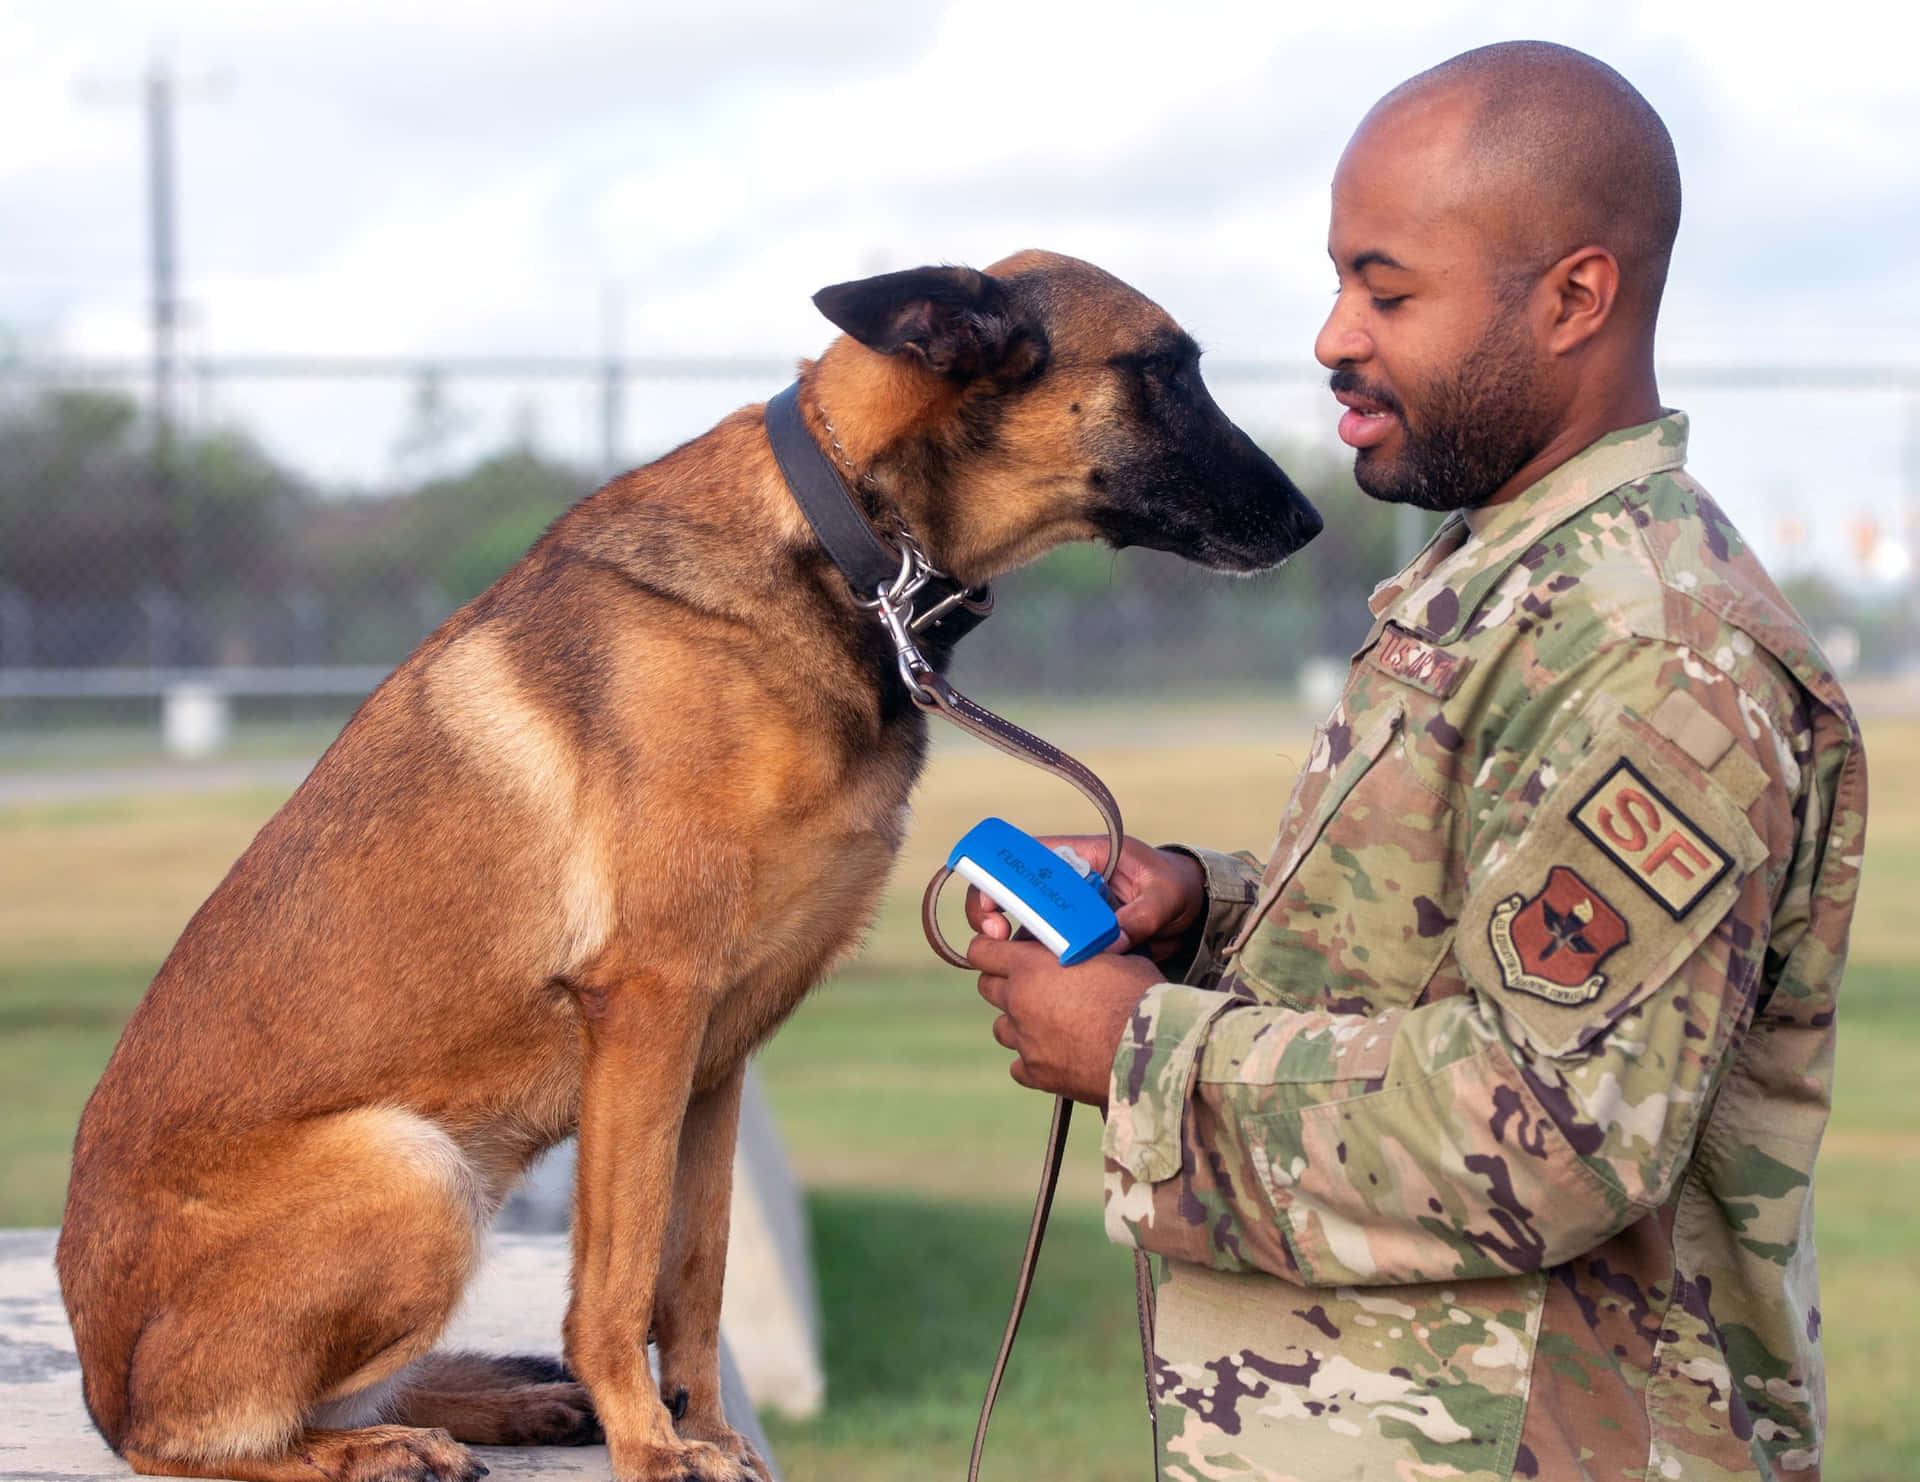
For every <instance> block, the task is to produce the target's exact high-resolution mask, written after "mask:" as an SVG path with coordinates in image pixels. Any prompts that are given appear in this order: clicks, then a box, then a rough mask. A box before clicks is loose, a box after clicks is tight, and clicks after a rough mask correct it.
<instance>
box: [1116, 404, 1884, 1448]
mask: <svg viewBox="0 0 1920 1482" xmlns="http://www.w3.org/2000/svg"><path fill="white" fill-rule="evenodd" d="M1686 426H1687V424H1686V419H1685V418H1684V417H1683V416H1679V415H1670V416H1667V417H1666V418H1664V419H1662V420H1660V421H1658V422H1654V423H1650V424H1648V425H1646V426H1642V427H1635V428H1629V429H1626V430H1623V431H1620V432H1616V433H1612V434H1610V435H1608V436H1607V437H1604V438H1602V439H1601V440H1600V441H1599V442H1597V443H1595V444H1594V445H1593V446H1592V447H1590V448H1588V449H1587V450H1586V451H1584V452H1583V453H1581V454H1580V455H1579V456H1578V457H1576V458H1574V459H1573V460H1572V461H1570V462H1568V463H1567V464H1565V465H1563V466H1562V467H1561V468H1559V469H1558V470H1556V471H1555V472H1554V473H1552V474H1551V475H1549V476H1548V477H1547V478H1546V479H1545V480H1543V481H1542V482H1540V483H1539V484H1537V485H1535V486H1534V487H1533V488H1531V489H1530V490H1528V491H1526V492H1525V493H1523V494H1522V495H1521V496H1520V497H1519V498H1518V499H1516V500H1513V501H1512V502H1510V503H1507V504H1504V505H1499V506H1495V507H1489V508H1485V509H1478V510H1471V511H1468V512H1466V513H1465V514H1464V515H1455V516H1453V517H1451V518H1450V519H1449V520H1448V521H1447V522H1446V523H1445V524H1444V525H1443V526H1442V527H1441V529H1440V531H1439V532H1438V533H1437V534H1436V535H1435V537H1434V539H1433V541H1432V542H1431V543H1430V544H1429V545H1428V546H1427V548H1426V550H1424V551H1423V552H1422V553H1421V554H1420V555H1419V556H1418V557H1417V558H1416V559H1415V561H1414V562H1413V564H1412V565H1411V566H1409V567H1408V569H1407V570H1406V571H1405V572H1403V573H1401V575H1400V576H1398V577H1396V578H1395V579H1394V580H1392V581H1390V582H1387V583H1386V584H1384V585H1383V586H1381V587H1380V588H1379V589H1378V590H1377V591H1376V592H1375V593H1374V595H1373V598H1372V603H1371V606H1372V609H1373V612H1374V614H1375V616H1376V618H1377V621H1376V623H1375V624H1374V628H1373V631H1372V634H1371V635H1370V636H1369V638H1368V640H1367V643H1366V646H1365V647H1364V648H1363V649H1362V650H1361V652H1360V654H1359V656H1358V658H1357V659H1356V661H1355V663H1354V666H1353V670H1352V674H1351V676H1350V677H1349V679H1348V682H1347V687H1346V691H1345V694H1344V695H1343V696H1342V698H1341V700H1340V702H1339V704H1338V705H1337V706H1336V707H1335V709H1334V711H1333V713H1332V715H1331V716H1330V717H1329V719H1328V721H1327V723H1326V725H1325V726H1323V727H1322V728H1321V729H1320V730H1319V731H1318V732H1317V733H1316V735H1315V738H1314V741H1313V747H1312V751H1311V754H1310V755H1309V757H1308V758H1307V761H1306V764H1305V766H1304V767H1303V769H1302V772H1301V776H1300V780H1299V782H1298V784H1297V785H1296V787H1295V789H1294V795H1293V798H1292V800H1291V801H1290V803H1289V804H1288V807H1287V811H1286V813H1285V815H1284V817H1283V819H1282V822H1281V827H1280V833H1279V836H1278V838H1277V839H1276V840H1275V842H1274V846H1273V852H1272V855H1271V859H1270V862H1269V863H1268V864H1267V866H1266V867H1265V869H1264V871H1263V870H1262V869H1261V867H1260V865H1259V864H1258V862H1257V861H1254V860H1252V859H1251V858H1250V857H1233V856H1224V855H1214V854H1207V853H1206V852H1204V851H1197V850H1196V851H1194V852H1195V853H1196V854H1197V855H1198V856H1199V857H1200V858H1201V860H1202V863H1203V864H1204V865H1205V866H1206V870H1207V875H1208V888H1209V894H1210V906H1209V911H1210V915H1209V920H1208V924H1207V935H1206V943H1205V945H1204V946H1203V947H1202V949H1201V952H1200V955H1199V959H1198V960H1197V961H1196V962H1195V963H1194V965H1193V967H1192V968H1191V969H1190V970H1189V971H1187V972H1186V974H1185V977H1186V980H1187V981H1186V982H1185V983H1164V984H1161V985H1159V986H1157V987H1155V988H1153V989H1151V990H1149V991H1148V993H1147V994H1146V996H1145V997H1144V998H1143V999H1142V1000H1141V1003H1140V1006H1139V1009H1138V1010H1137V1012H1136V1014H1135V1017H1134V1019H1133V1022H1132V1026H1131V1030H1130V1033H1129V1034H1128V1035H1127V1036H1126V1037H1125V1038H1124V1040H1123V1042H1122V1044H1121V1046H1120V1050H1119V1053H1118V1055H1117V1057H1116V1059H1115V1061H1114V1067H1113V1082H1112V1108H1111V1112H1110V1115H1109V1117H1108V1122H1107V1132H1106V1155H1107V1185H1106V1208H1107V1226H1108V1229H1109V1231H1110V1233H1111V1234H1112V1235H1113V1237H1114V1238H1115V1239H1116V1240H1119V1241H1122V1242H1125V1243H1127V1244H1132V1245H1138V1246H1140V1247H1142V1248H1144V1249H1146V1250H1149V1251H1153V1252H1156V1253H1158V1254H1159V1255H1161V1256H1163V1257H1165V1258H1166V1259H1165V1261H1164V1262H1163V1263H1162V1266H1161V1276H1160V1316H1159V1331H1158V1348H1159V1355H1158V1362H1157V1365H1156V1368H1157V1374H1156V1386H1157V1392H1158V1395H1159V1403H1160V1425H1161V1440H1162V1448H1163V1451H1162V1465H1163V1467H1164V1469H1165V1472H1166V1474H1167V1475H1168V1476H1169V1477H1172V1478H1179V1479H1201V1478H1216V1477H1239V1476H1258V1477H1280V1478H1299V1479H1301V1482H1328V1479H1333V1478H1341V1479H1346V1478H1369V1479H1372V1478H1378V1479H1382V1482H1384V1479H1389V1478H1391V1479H1395V1482H1408V1479H1415V1478H1419V1479H1427V1478H1442V1477H1470V1478H1476V1479H1480V1478H1487V1479H1491V1478H1509V1477H1540V1478H1554V1479H1561V1478H1594V1479H1605V1482H1624V1479H1629V1478H1631V1479H1635V1482H1641V1479H1649V1482H1651V1479H1665V1478H1690V1479H1711V1478H1722V1477H1734V1476H1738V1477H1753V1476H1755V1475H1759V1476H1761V1477H1766V1478H1784V1477H1791V1478H1815V1477H1817V1476H1818V1474H1819V1468H1820V1448H1821V1439H1822V1434H1823V1430H1824V1425H1825V1393H1824V1378H1823V1370H1822V1364H1821V1356H1820V1309H1819V1292H1818V1286H1817V1276H1816V1271H1815V1264H1814V1249H1813V1203H1812V1197H1811V1196H1812V1182H1811V1180H1812V1173H1813V1164H1814V1155H1815V1152H1816V1151H1817V1149H1818V1147H1819V1144H1820V1135H1821V1131H1822V1128H1823V1127H1824V1125H1825V1123H1826V1120H1827V1110H1828V1102H1829V1092H1830V1089H1831V1086H1832V1080H1833V1050H1834V994H1835V990H1836V988H1837V987H1838V985H1839V979H1840V970H1841V965H1842V963H1843V961H1844V959H1845V955H1846V940H1847V927H1848V921H1849V917H1850V915H1851V912H1852V906H1853V899H1854V893H1855V885H1856V882H1857V880H1858V875H1859V867H1860V852H1861V847H1862V840H1863V837H1864V830H1865V815H1866V773H1865V762H1864V759H1863V756H1862V753H1861V749H1860V740H1859V734H1858V731H1857V730H1856V728H1855V726H1854V722H1853V718H1852V715H1851V712H1850V711H1849V710H1848V707H1847V704H1846V700H1845V698H1844V696H1843V695H1842V694H1841V692H1840V688H1839V686H1838V685H1837V684H1836V683H1835V681H1834V679H1833V676H1832V675H1831V673H1830V672H1829V671H1828V669H1827V667H1826V664H1825V661H1824V660H1823V658H1822V657H1821V655H1820V653H1819V650H1818V648H1817V647H1816V646H1815V644H1814V643H1813V641H1812V639H1811V638H1810V637H1809V636H1808V634H1807V632H1806V629H1805V628H1804V626H1803V625H1802V624H1801V622H1800V620H1799V619H1798V618H1797V617H1796V616H1795V614H1794V613H1793V611H1792V610H1791V608H1789V607H1788V605H1787V604H1786V602H1785V601H1784V600H1783V599H1782V598H1781V597H1780V595H1779V594H1778V592H1777V591H1776V590H1775V588H1774V586H1773V584H1772V583H1771V582H1770V581H1769V580H1768V578H1767V576H1766V574H1765V573H1764V572H1763V571H1762V570H1761V568H1760V566H1759V564H1758V562H1757V561H1756V560H1755V559H1754V558H1753V556H1752V555H1751V553H1750V552H1748V551H1747V549H1746V548H1745V546H1744V545H1743V544H1742V542H1741V540H1740V537H1739V535H1738V534H1737V533H1736V532H1735V531H1734V529H1733V527H1732V526H1731V525H1730V524H1729V523H1728V522H1727V520H1726V518H1725V516H1724V515H1722V514H1721V512H1720V511H1719V509H1718V508H1717V507H1716V506H1715V505H1714V504H1713V502H1712V501H1711V500H1710V499H1709V498H1708V497H1707V495H1706V494H1705V493H1704V492H1703V491H1702V490H1701V489H1700V487H1699V486H1698V485H1697V484H1695V483H1694V482H1693V481H1692V480H1691V479H1689V478H1688V477H1687V476H1686V474H1685V473H1683V472H1682V471H1681V464H1682V462H1683V461H1684V458H1685V453H1686ZM1223 989H1224V990H1225V991H1221V990H1223Z"/></svg>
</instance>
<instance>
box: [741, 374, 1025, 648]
mask: <svg viewBox="0 0 1920 1482" xmlns="http://www.w3.org/2000/svg"><path fill="white" fill-rule="evenodd" d="M767 441H768V442H769V443H770V444H772V446H773V457H774V461H775V462H777V463H778V464H779V465H780V474H781V477H782V478H784V479H785V480H786V484H787V489H788V491H789V492H790V493H791V494H792V495H793V502H794V503H795V504H797V505H799V506H800V513H801V514H803V515H805V516H806V520H807V523H808V524H809V525H811V526H812V527H813V533H814V534H815V535H816V536H817V537H818V538H819V541H820V544H821V546H822V547H823V548H824V549H825V551H826V553H827V557H828V559H829V560H831V561H832V562H833V564H834V565H835V566H836V567H838V568H839V571H840V574H841V576H843V577H844V578H846V582H847V585H848V586H849V587H850V588H852V590H853V595H854V597H855V598H856V599H858V600H860V601H862V602H868V601H871V600H872V598H873V596H874V594H875V593H876V592H878V591H880V590H882V589H883V588H885V587H888V586H890V585H891V584H892V583H893V582H895V581H896V580H898V578H899V576H900V573H901V554H902V553H901V551H900V549H899V548H898V547H896V546H892V545H889V544H888V543H887V542H886V541H884V540H882V539H881V538H880V535H879V534H878V532H876V531H875V530H874V528H873V526H872V524H871V523H870V522H869V521H868V519H867V517H866V515H865V514H863V513H862V512H861V509H860V506H859V505H858V504H856V503H855V502H854V498H853V495H852V494H851V493H850V492H848V489H847V486H846V484H845V482H844V481H843V480H842V479H841V477H840V471H839V470H838V469H836V468H835V467H834V466H833V463H832V462H831V460H829V459H828V457H827V455H826V454H825V453H824V452H823V451H821V448H820V444H819V443H817V442H815V441H814V440H813V435H812V434H811V433H810V432H808V431H807V425H806V422H805V420H804V419H803V418H802V417H801V415H800V383H799V382H798V381H796V382H794V383H793V385H791V386H789V387H787V389H786V390H784V391H782V392H781V393H780V394H779V395H777V396H775V397H773V398H772V399H771V400H769V401H768V402H767ZM963 593H964V589H963V588H962V587H961V586H960V585H959V584H958V583H956V582H955V581H953V580H952V579H951V578H949V577H946V576H944V575H936V576H934V577H932V578H931V579H929V580H928V582H927V584H926V586H924V587H923V588H922V589H921V591H920V593H919V594H918V596H917V598H916V600H915V602H914V610H915V611H916V613H920V614H927V613H930V612H932V610H933V609H934V608H936V607H939V606H941V605H943V604H945V605H946V606H947V609H948V610H947V611H946V612H944V613H943V614H942V615H941V616H940V617H939V618H938V619H936V620H935V621H933V622H931V623H929V624H927V625H926V627H924V628H923V629H920V634H921V636H922V637H923V638H925V639H926V640H927V641H928V642H930V643H935V644H942V645H952V644H954V643H957V642H959V641H960V639H961V638H963V637H965V636H966V635H967V634H968V633H970V632H972V631H973V630H974V628H976V627H978V626H979V624H980V622H981V620H982V619H984V618H985V617H986V616H987V613H988V612H989V611H991V610H992V606H993V599H992V596H991V594H990V593H989V591H988V590H987V589H986V588H985V587H982V588H981V589H980V591H979V592H978V593H976V594H973V595H972V598H971V600H966V601H962V600H960V599H961V597H962V595H963Z"/></svg>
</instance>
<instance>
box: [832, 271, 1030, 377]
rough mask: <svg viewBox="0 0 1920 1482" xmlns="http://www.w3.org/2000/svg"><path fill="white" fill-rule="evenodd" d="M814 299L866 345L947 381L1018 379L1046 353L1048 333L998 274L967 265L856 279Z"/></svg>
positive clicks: (1027, 374) (835, 321)
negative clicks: (905, 357)
mask: <svg viewBox="0 0 1920 1482" xmlns="http://www.w3.org/2000/svg"><path fill="white" fill-rule="evenodd" d="M813 302H814V307H816V308H817V309H819V310H820V312H821V313H822V314H825V315H826V316H827V318H828V319H830V320H832V321H833V322H834V323H835V324H836V325H838V326H839V327H840V328H841V329H844V330H845V331H846V332H847V333H848V334H850V335H852V336H853V337H854V338H855V339H856V340H858V341H859V342H860V343H861V344H863V345H865V346H866V347H867V348H868V349H870V350H878V351H879V352H880V353H881V354H882V355H911V356H914V357H915V358H916V359H918V360H920V361H922V362H923V363H924V364H925V365H926V367H927V368H928V369H929V370H931V371H933V372H934V373H935V374H937V375H942V376H945V377H947V378H948V379H950V380H955V381H971V380H973V379H975V378H976V377H979V376H993V377H995V378H996V379H1001V380H1007V379H1012V380H1023V379H1026V378H1028V377H1030V376H1033V375H1036V374H1038V372H1039V370H1040V368H1041V366H1042V365H1043V364H1044V363H1045V361H1046V358H1047V339H1046V334H1045V332H1044V331H1043V330H1042V329H1041V328H1040V326H1039V325H1038V324H1036V323H1031V322H1027V321H1026V320H1025V318H1024V316H1022V315H1021V314H1020V313H1019V312H1018V310H1017V309H1016V308H1015V306H1014V304H1013V303H1012V301H1011V300H1010V299H1009V298H1008V296H1007V291H1006V289H1005V287H1003V286H1002V284H1001V283H1000V280H999V279H997V278H990V277H988V276H987V275H986V274H985V273H979V272H975V271H974V270H973V269H972V268H908V269H907V270H906V271H904V272H899V273H882V274H880V276H879V277H877V278H858V279H855V280H854V281H853V282H851V283H835V284H833V285H832V286H831V287H828V288H823V289H821V290H820V291H819V292H818V293H816V294H815V295H814V296H813Z"/></svg>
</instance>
